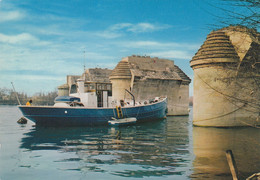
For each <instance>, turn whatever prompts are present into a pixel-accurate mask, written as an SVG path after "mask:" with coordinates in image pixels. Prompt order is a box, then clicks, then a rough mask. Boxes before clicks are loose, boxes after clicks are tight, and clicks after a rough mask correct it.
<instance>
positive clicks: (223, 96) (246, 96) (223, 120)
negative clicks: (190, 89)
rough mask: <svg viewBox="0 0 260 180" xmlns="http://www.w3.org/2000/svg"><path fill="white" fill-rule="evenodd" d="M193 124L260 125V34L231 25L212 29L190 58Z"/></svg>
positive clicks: (219, 125)
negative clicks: (192, 82)
mask: <svg viewBox="0 0 260 180" xmlns="http://www.w3.org/2000/svg"><path fill="white" fill-rule="evenodd" d="M190 65H191V67H192V68H193V70H194V97H193V98H194V99H193V124H194V125H197V126H217V127H229V126H256V125H260V118H259V115H260V92H259V90H260V73H259V72H260V34H259V33H258V32H257V31H256V30H254V29H248V28H246V27H241V26H229V27H226V28H223V29H220V30H217V31H212V32H211V33H210V34H209V35H208V36H207V39H206V41H205V42H204V44H203V45H202V46H201V48H200V49H199V50H198V52H197V53H196V55H195V56H194V57H193V58H192V60H191V61H190Z"/></svg>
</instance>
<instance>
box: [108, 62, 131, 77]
mask: <svg viewBox="0 0 260 180" xmlns="http://www.w3.org/2000/svg"><path fill="white" fill-rule="evenodd" d="M118 77H120V78H131V77H132V75H131V71H130V67H129V63H128V61H127V60H122V61H120V62H119V63H118V64H117V66H116V67H115V69H114V70H113V71H112V73H111V75H110V76H109V79H113V78H118Z"/></svg>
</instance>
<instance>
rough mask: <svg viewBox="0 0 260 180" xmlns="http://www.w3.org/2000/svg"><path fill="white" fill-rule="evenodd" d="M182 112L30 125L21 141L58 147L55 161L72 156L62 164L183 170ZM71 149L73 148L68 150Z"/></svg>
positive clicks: (104, 169)
mask: <svg viewBox="0 0 260 180" xmlns="http://www.w3.org/2000/svg"><path fill="white" fill-rule="evenodd" d="M188 123H189V122H188V117H168V119H167V120H164V121H159V122H153V123H144V124H138V125H136V126H129V127H121V128H114V127H95V128H94V127H84V128H75V127H73V128H66V127H63V128H51V127H45V128H43V127H42V128H39V127H37V128H35V129H33V130H31V131H30V132H28V133H26V134H24V135H25V137H24V138H22V143H21V147H20V148H22V149H27V150H28V151H31V152H39V151H42V150H46V151H48V153H51V152H53V151H54V152H57V151H58V152H59V153H61V154H63V155H62V157H61V158H60V159H59V160H57V159H56V160H54V161H55V162H63V163H64V162H65V163H66V162H68V163H69V162H77V164H76V166H75V165H74V166H73V167H72V166H68V167H66V168H64V169H63V170H65V171H69V170H73V171H80V172H99V173H109V174H110V175H115V176H121V177H149V176H166V177H172V176H178V177H180V176H182V177H183V176H184V175H186V174H188V173H189V171H190V169H191V168H190V167H189V166H190V162H191V161H190V159H191V157H190V147H189V135H188V127H189V126H188ZM71 154H75V155H76V157H75V156H72V155H71Z"/></svg>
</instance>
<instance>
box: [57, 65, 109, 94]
mask: <svg viewBox="0 0 260 180" xmlns="http://www.w3.org/2000/svg"><path fill="white" fill-rule="evenodd" d="M111 72H112V70H111V69H103V68H90V69H87V70H85V72H84V73H83V74H82V75H81V76H77V75H67V83H66V84H63V85H61V86H59V87H58V95H59V96H68V95H69V94H73V93H76V92H77V83H76V81H77V80H78V79H82V80H84V81H85V82H100V83H110V80H109V75H110V74H111Z"/></svg>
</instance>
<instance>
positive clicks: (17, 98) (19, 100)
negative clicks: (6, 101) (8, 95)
mask: <svg viewBox="0 0 260 180" xmlns="http://www.w3.org/2000/svg"><path fill="white" fill-rule="evenodd" d="M11 84H12V86H13V89H14V93H15V95H16V99H17V101H18V103H19V105H21V102H20V100H19V98H18V95H17V93H16V91H15V88H14V84H13V82H11Z"/></svg>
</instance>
